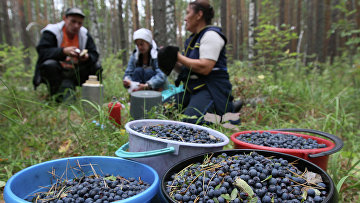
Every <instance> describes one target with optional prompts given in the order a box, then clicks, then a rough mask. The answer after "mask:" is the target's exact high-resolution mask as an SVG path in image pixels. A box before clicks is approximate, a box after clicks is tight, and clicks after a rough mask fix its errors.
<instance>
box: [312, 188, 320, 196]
mask: <svg viewBox="0 0 360 203" xmlns="http://www.w3.org/2000/svg"><path fill="white" fill-rule="evenodd" d="M313 190H314V191H315V195H317V196H320V195H321V192H320V190H318V189H315V188H313Z"/></svg>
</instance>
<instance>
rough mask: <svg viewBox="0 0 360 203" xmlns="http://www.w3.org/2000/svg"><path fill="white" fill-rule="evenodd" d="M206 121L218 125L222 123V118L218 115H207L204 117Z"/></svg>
mask: <svg viewBox="0 0 360 203" xmlns="http://www.w3.org/2000/svg"><path fill="white" fill-rule="evenodd" d="M204 120H205V121H208V122H211V123H215V124H218V123H220V120H221V117H220V116H219V115H216V114H212V113H206V114H205V116H204Z"/></svg>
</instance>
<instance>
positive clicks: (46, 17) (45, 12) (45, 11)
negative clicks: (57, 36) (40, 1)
mask: <svg viewBox="0 0 360 203" xmlns="http://www.w3.org/2000/svg"><path fill="white" fill-rule="evenodd" d="M47 5H48V4H47V0H44V22H43V23H44V24H45V25H47V24H49V20H48V15H47V12H48V6H47Z"/></svg>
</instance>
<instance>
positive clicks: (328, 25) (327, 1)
mask: <svg viewBox="0 0 360 203" xmlns="http://www.w3.org/2000/svg"><path fill="white" fill-rule="evenodd" d="M324 29H325V31H324V39H323V41H324V47H323V53H324V58H325V60H326V58H327V56H328V47H329V41H330V37H329V34H328V33H329V31H330V29H331V0H325V27H324Z"/></svg>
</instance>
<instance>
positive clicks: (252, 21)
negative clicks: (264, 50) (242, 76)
mask: <svg viewBox="0 0 360 203" xmlns="http://www.w3.org/2000/svg"><path fill="white" fill-rule="evenodd" d="M255 27H256V0H251V1H250V3H249V53H248V59H249V60H252V59H253V58H254V56H255V50H254V45H255Z"/></svg>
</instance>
